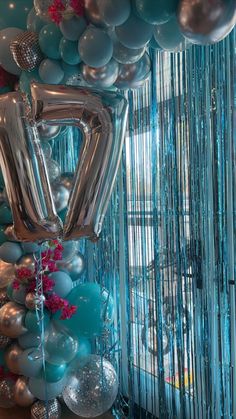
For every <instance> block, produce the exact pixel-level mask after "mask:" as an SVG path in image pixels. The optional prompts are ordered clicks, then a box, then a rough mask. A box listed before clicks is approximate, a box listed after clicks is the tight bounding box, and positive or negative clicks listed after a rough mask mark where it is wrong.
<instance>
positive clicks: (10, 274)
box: [0, 260, 15, 288]
mask: <svg viewBox="0 0 236 419" xmlns="http://www.w3.org/2000/svg"><path fill="white" fill-rule="evenodd" d="M14 278H15V269H14V265H12V263H6V262H3V260H0V288H5V287H7V285H8V284H10V283H11V282H12V281H13V279H14Z"/></svg>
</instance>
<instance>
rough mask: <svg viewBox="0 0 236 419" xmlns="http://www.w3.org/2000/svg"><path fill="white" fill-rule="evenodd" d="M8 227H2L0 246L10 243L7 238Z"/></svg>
mask: <svg viewBox="0 0 236 419" xmlns="http://www.w3.org/2000/svg"><path fill="white" fill-rule="evenodd" d="M5 228H6V226H0V245H2V244H3V243H5V242H7V241H8V238H7V236H6V235H5Z"/></svg>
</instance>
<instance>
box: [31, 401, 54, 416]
mask: <svg viewBox="0 0 236 419" xmlns="http://www.w3.org/2000/svg"><path fill="white" fill-rule="evenodd" d="M47 410H48V411H47ZM60 418H61V405H60V403H59V401H58V400H57V399H54V400H49V401H48V403H47V406H46V403H45V402H42V401H40V400H39V401H37V402H36V403H34V404H33V406H32V407H31V419H60Z"/></svg>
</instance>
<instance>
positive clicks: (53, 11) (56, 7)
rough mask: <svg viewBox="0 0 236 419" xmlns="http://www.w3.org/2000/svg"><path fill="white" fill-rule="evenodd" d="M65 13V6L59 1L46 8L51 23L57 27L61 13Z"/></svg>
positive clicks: (55, 0) (60, 19)
mask: <svg viewBox="0 0 236 419" xmlns="http://www.w3.org/2000/svg"><path fill="white" fill-rule="evenodd" d="M64 11H65V5H64V4H63V2H62V1H61V0H54V2H53V3H52V5H51V6H49V8H48V14H49V16H50V18H51V20H52V21H53V22H55V23H56V24H57V25H59V23H60V22H61V21H62V12H64Z"/></svg>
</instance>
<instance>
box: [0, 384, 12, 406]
mask: <svg viewBox="0 0 236 419" xmlns="http://www.w3.org/2000/svg"><path fill="white" fill-rule="evenodd" d="M14 386H15V382H14V381H13V380H11V379H4V380H0V407H3V408H4V409H8V408H10V407H13V406H14V405H15V401H14Z"/></svg>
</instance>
